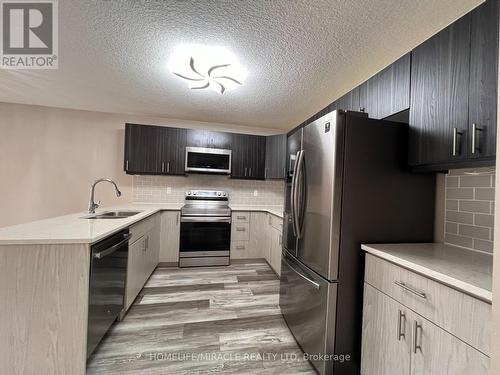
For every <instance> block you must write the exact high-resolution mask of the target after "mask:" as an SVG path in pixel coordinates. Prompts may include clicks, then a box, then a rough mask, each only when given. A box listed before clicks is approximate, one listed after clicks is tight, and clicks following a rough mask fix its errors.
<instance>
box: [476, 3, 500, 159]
mask: <svg viewBox="0 0 500 375" xmlns="http://www.w3.org/2000/svg"><path fill="white" fill-rule="evenodd" d="M498 4H499V2H498V1H497V0H488V1H486V2H485V3H483V4H482V5H480V6H479V7H477V8H476V9H474V11H472V14H471V55H470V83H469V133H470V137H469V145H470V146H469V155H470V156H471V157H473V158H494V157H495V155H496V127H497V99H498V97H497V86H498V75H497V74H498V73H497V72H498V33H499V30H498V20H499V9H498V6H499V5H498ZM472 124H475V125H476V128H477V129H478V130H477V131H476V134H475V140H474V142H475V152H472Z"/></svg>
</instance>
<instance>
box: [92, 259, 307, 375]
mask: <svg viewBox="0 0 500 375" xmlns="http://www.w3.org/2000/svg"><path fill="white" fill-rule="evenodd" d="M278 295H279V280H278V278H277V277H276V275H275V274H274V273H273V271H272V270H271V269H270V268H269V266H268V265H267V263H265V262H258V261H253V262H251V263H236V264H232V265H231V266H228V267H203V268H183V269H179V268H169V267H162V266H160V267H158V268H157V269H156V270H155V272H154V273H153V274H152V275H151V277H150V279H149V281H148V282H147V284H146V286H145V287H144V289H143V290H142V291H141V293H140V295H139V297H138V298H137V299H136V301H135V302H134V304H133V306H132V307H131V308H130V310H129V312H128V314H127V315H126V317H125V319H124V320H123V321H122V322H119V323H116V324H115V325H114V326H113V327H112V328H111V330H110V332H109V333H108V335H107V336H106V337H105V338H104V339H103V341H102V342H101V344H100V345H99V347H98V348H97V349H96V352H95V353H94V354H93V355H92V357H91V358H90V360H89V361H88V363H87V374H120V375H124V374H219V373H220V374H286V375H291V374H315V372H314V371H313V369H312V367H311V365H310V364H309V363H308V362H307V361H305V360H304V359H303V358H302V352H301V350H300V348H299V347H298V346H297V344H296V342H295V340H294V339H293V336H292V334H291V333H290V331H289V330H288V327H287V326H286V323H285V321H284V320H283V318H282V316H281V314H280V310H279V306H278Z"/></svg>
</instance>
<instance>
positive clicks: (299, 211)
mask: <svg viewBox="0 0 500 375" xmlns="http://www.w3.org/2000/svg"><path fill="white" fill-rule="evenodd" d="M304 155H305V151H304V150H302V151H300V152H299V155H298V161H297V172H296V174H297V178H296V182H295V185H296V186H295V202H294V206H295V214H294V218H295V226H296V230H297V238H299V239H300V238H302V228H303V225H302V224H303V214H304V213H303V211H304V206H303V204H304V202H303V197H304V186H305V184H303V182H302V178H303V177H304V174H303V168H304ZM299 184H302V188H301V190H300V197H299V195H298V193H297V190H298V186H299Z"/></svg>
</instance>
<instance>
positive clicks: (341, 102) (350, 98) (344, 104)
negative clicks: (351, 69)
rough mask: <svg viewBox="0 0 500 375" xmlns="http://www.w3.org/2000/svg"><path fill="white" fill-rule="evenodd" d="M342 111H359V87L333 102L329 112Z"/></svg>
mask: <svg viewBox="0 0 500 375" xmlns="http://www.w3.org/2000/svg"><path fill="white" fill-rule="evenodd" d="M335 109H343V110H346V111H359V110H360V109H359V86H358V87H355V88H354V89H352V90H351V91H349V92H348V93H347V94H345V95H344V96H342V97H340V98H338V99H337V100H335V101H334V102H333V103H332V105H331V110H332V111H333V110H335Z"/></svg>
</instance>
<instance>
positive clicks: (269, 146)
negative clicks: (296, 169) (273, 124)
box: [265, 134, 286, 179]
mask: <svg viewBox="0 0 500 375" xmlns="http://www.w3.org/2000/svg"><path fill="white" fill-rule="evenodd" d="M285 159H286V134H278V135H272V136H269V137H266V169H265V177H266V179H283V178H285V174H286V171H285Z"/></svg>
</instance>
